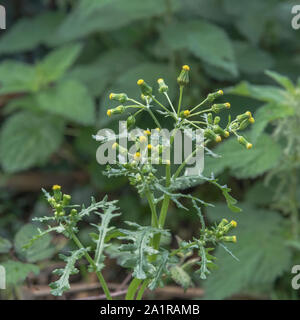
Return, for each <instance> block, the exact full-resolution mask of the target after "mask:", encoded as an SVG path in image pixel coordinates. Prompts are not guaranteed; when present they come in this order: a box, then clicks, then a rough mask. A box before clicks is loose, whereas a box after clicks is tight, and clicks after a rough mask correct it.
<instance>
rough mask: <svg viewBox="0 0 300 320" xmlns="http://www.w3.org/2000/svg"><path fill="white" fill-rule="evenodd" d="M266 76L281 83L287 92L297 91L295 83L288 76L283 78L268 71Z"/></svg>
mask: <svg viewBox="0 0 300 320" xmlns="http://www.w3.org/2000/svg"><path fill="white" fill-rule="evenodd" d="M266 75H268V76H269V77H270V78H272V79H273V80H275V81H276V82H277V83H279V84H280V85H281V86H282V87H283V88H285V89H286V90H287V91H289V92H291V93H293V92H294V91H295V86H294V84H293V82H292V81H291V80H290V79H289V78H288V77H286V76H283V75H281V74H279V73H277V72H274V71H270V70H267V71H266Z"/></svg>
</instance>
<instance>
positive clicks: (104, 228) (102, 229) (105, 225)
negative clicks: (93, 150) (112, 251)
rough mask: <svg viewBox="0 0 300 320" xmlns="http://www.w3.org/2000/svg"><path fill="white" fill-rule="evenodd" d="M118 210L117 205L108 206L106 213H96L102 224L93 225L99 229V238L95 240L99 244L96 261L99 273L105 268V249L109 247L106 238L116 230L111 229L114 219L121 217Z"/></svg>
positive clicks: (105, 208) (105, 209)
mask: <svg viewBox="0 0 300 320" xmlns="http://www.w3.org/2000/svg"><path fill="white" fill-rule="evenodd" d="M117 209H118V208H117V207H116V206H115V205H113V204H108V205H107V206H106V207H104V210H103V211H104V213H100V212H96V214H97V215H98V216H100V218H101V224H99V225H96V224H92V225H93V226H94V227H96V228H97V229H98V238H97V240H94V241H95V242H96V244H97V246H96V250H95V259H94V261H95V264H96V268H97V270H99V271H100V270H101V269H102V268H103V267H104V265H103V261H104V259H105V256H104V249H105V248H107V247H108V246H109V244H108V243H106V242H105V238H106V236H107V235H108V232H110V231H112V230H114V227H109V224H110V222H111V220H112V219H113V218H115V217H118V216H120V215H121V214H120V213H116V212H115V211H116V210H117Z"/></svg>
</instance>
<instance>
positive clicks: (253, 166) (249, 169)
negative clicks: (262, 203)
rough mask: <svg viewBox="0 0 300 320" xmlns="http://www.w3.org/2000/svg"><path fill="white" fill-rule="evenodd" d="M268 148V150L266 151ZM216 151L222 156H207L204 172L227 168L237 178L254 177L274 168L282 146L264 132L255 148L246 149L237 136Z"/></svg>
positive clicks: (214, 171) (216, 171) (217, 171)
mask: <svg viewBox="0 0 300 320" xmlns="http://www.w3.org/2000/svg"><path fill="white" fill-rule="evenodd" d="M266 150H267V151H268V152H266ZM214 152H216V153H217V154H219V155H220V156H221V157H222V158H221V159H219V158H218V159H216V158H206V160H205V161H206V162H205V166H204V173H205V174H206V175H209V174H210V173H212V172H213V173H214V174H215V175H217V174H219V173H221V172H222V171H224V170H225V169H226V168H229V169H230V172H231V174H232V175H233V176H235V177H237V178H254V177H257V176H259V175H262V174H263V173H264V172H266V171H268V170H270V169H272V168H274V167H275V166H276V165H277V163H278V161H279V160H280V157H281V153H282V152H281V147H280V145H279V144H277V143H276V142H275V141H273V140H272V139H271V137H270V136H269V135H267V134H262V135H261V136H260V137H259V139H258V140H257V142H256V144H255V145H253V148H252V149H250V150H246V149H245V148H243V147H242V146H241V145H240V144H239V143H238V142H237V141H236V139H235V138H231V139H229V140H227V141H226V142H224V143H223V144H220V145H219V146H218V147H216V148H215V149H214Z"/></svg>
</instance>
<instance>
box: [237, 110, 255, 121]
mask: <svg viewBox="0 0 300 320" xmlns="http://www.w3.org/2000/svg"><path fill="white" fill-rule="evenodd" d="M251 117H252V114H251V112H250V111H247V112H245V113H243V114H240V115H238V116H237V117H236V120H237V121H238V122H242V121H243V120H245V119H250V118H251Z"/></svg>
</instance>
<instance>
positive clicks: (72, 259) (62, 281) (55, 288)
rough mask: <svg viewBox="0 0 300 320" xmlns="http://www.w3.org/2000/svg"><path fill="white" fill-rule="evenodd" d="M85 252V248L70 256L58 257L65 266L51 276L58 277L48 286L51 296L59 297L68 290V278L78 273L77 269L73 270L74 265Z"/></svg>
mask: <svg viewBox="0 0 300 320" xmlns="http://www.w3.org/2000/svg"><path fill="white" fill-rule="evenodd" d="M85 252H86V249H85V248H81V249H78V250H75V251H73V252H71V255H70V256H65V255H62V254H61V255H60V257H61V259H63V260H64V261H65V262H66V263H67V264H66V266H65V268H64V269H55V270H54V271H53V274H56V275H59V276H60V278H59V279H58V280H57V281H55V282H52V283H50V284H49V286H50V288H51V289H52V290H51V294H53V295H54V296H61V295H62V294H63V293H64V292H65V291H67V290H69V289H70V283H69V278H70V276H71V275H73V274H76V273H78V272H79V271H78V269H77V268H75V263H76V261H77V260H79V259H80V258H81V257H82V256H83V255H84V253H85Z"/></svg>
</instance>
